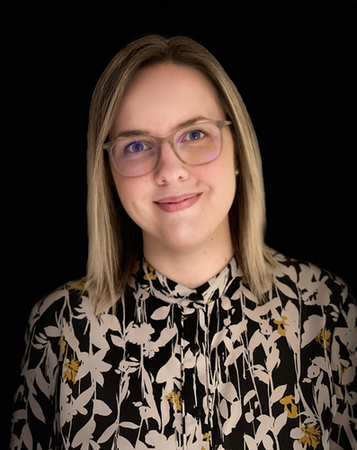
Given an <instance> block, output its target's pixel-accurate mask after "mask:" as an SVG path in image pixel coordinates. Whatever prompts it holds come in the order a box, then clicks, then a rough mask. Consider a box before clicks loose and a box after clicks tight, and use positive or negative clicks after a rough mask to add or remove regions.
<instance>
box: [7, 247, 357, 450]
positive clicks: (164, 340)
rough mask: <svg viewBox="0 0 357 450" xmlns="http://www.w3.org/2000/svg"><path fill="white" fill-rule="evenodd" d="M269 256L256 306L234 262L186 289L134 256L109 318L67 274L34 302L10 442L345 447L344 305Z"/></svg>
mask: <svg viewBox="0 0 357 450" xmlns="http://www.w3.org/2000/svg"><path fill="white" fill-rule="evenodd" d="M275 258H276V259H277V261H278V262H279V265H278V267H277V268H276V269H274V278H275V285H274V288H273V289H272V291H271V292H270V293H269V294H267V295H268V297H269V298H268V301H267V303H266V304H264V305H259V304H258V302H257V299H256V297H255V296H254V295H253V294H252V293H251V291H250V290H249V287H248V286H247V284H246V282H245V280H244V277H242V274H241V272H240V270H239V268H237V264H236V262H235V260H234V259H233V260H232V261H231V262H230V264H229V265H228V266H227V267H225V268H224V269H223V270H222V271H221V272H220V273H219V274H218V275H217V276H215V277H213V278H212V279H211V280H209V281H208V282H207V283H205V284H204V285H202V286H200V287H198V288H196V289H189V288H186V287H183V286H181V285H179V284H177V283H175V282H173V281H171V280H169V279H167V278H165V277H164V276H163V275H162V274H160V273H158V272H157V271H155V269H154V268H153V267H151V266H150V265H149V264H148V263H147V262H146V261H145V260H143V263H142V264H139V263H138V268H137V273H136V275H135V276H133V278H132V280H131V283H130V287H129V292H128V295H127V298H126V300H125V305H123V304H122V303H120V302H118V307H117V311H116V314H113V313H112V312H111V311H109V312H107V313H104V314H102V315H101V316H100V317H96V316H95V314H94V313H93V308H92V306H91V302H90V300H89V299H88V297H87V296H86V294H85V293H84V294H83V292H82V291H81V289H80V284H79V283H69V284H67V285H65V286H63V287H61V288H60V289H59V290H57V291H55V292H53V293H52V294H51V295H49V296H48V297H46V298H45V299H43V300H42V301H41V302H39V303H38V304H37V305H36V306H35V307H34V309H33V311H32V313H31V316H30V320H29V327H28V330H27V335H26V339H27V349H26V352H25V355H24V359H23V365H22V376H23V384H22V385H21V386H20V388H19V389H18V391H17V393H16V396H15V402H16V403H15V405H16V408H15V413H14V416H13V421H12V430H13V431H12V438H11V444H10V447H11V449H25V448H26V449H29V450H32V449H34V450H35V449H36V450H52V449H75V450H77V449H78V450H93V449H94V450H98V449H103V450H104V449H120V450H132V449H137V450H144V449H157V450H177V449H187V450H196V449H197V450H206V449H207V450H208V449H216V450H223V449H232V450H233V449H234V450H240V449H242V450H243V449H248V450H253V449H254V450H257V449H258V450H263V449H266V450H268V449H269V450H273V449H274V450H275V449H276V450H278V449H281V450H290V449H293V450H303V449H306V450H310V449H311V450H312V449H314V450H318V449H331V450H336V449H343V450H347V449H357V431H356V425H357V386H356V364H357V352H356V348H357V328H356V317H357V308H356V304H355V302H354V300H353V298H352V297H351V296H350V295H349V294H348V289H347V287H346V285H345V284H344V283H343V281H342V280H341V279H339V278H337V277H335V276H333V275H331V274H330V273H328V272H326V271H324V270H321V269H319V268H317V267H316V266H313V265H311V264H308V263H302V262H300V261H296V260H291V259H287V258H285V257H283V256H282V255H276V256H275ZM139 266H140V267H139Z"/></svg>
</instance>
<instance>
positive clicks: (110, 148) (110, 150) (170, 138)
mask: <svg viewBox="0 0 357 450" xmlns="http://www.w3.org/2000/svg"><path fill="white" fill-rule="evenodd" d="M201 124H212V125H215V126H216V127H217V128H218V129H219V132H220V138H221V148H220V149H219V153H218V155H217V156H216V157H215V158H214V159H211V160H210V161H207V162H204V163H197V164H191V163H187V162H186V161H184V160H183V159H182V158H181V156H180V155H179V154H178V152H177V150H176V147H175V143H174V137H175V136H176V134H177V133H178V132H180V131H184V130H186V129H187V130H192V127H194V126H195V125H198V126H199V125H201ZM228 125H232V122H231V121H230V120H205V121H201V122H195V123H193V124H192V125H188V126H184V127H182V128H177V129H176V130H174V131H173V132H172V133H170V134H169V135H168V136H166V137H163V138H160V137H157V136H151V135H149V134H140V135H138V136H137V137H145V138H151V139H153V140H155V142H156V144H157V149H158V151H157V160H156V163H155V165H154V167H153V168H152V169H151V170H149V172H145V173H143V174H140V175H124V174H123V173H121V172H120V170H119V169H118V168H117V166H116V164H115V162H114V157H113V147H114V145H115V144H116V143H117V142H119V141H121V140H124V139H128V137H119V138H117V139H114V140H113V141H110V142H106V143H105V144H104V145H103V150H107V151H108V153H109V157H110V159H111V161H112V163H113V166H114V167H115V169H116V170H117V172H119V173H120V175H122V176H123V177H127V178H137V177H142V176H144V175H147V174H149V173H151V172H152V171H153V170H155V169H156V167H157V165H158V164H159V161H160V157H161V146H162V144H163V143H164V142H168V143H169V144H170V146H171V148H172V150H173V152H174V153H175V155H176V156H177V157H178V159H179V160H180V161H182V162H183V163H184V164H188V165H190V166H202V165H203V164H208V163H210V162H212V161H214V160H215V159H217V158H218V157H219V155H220V154H221V153H222V146H223V139H222V128H223V127H225V126H228ZM133 136H135V135H133Z"/></svg>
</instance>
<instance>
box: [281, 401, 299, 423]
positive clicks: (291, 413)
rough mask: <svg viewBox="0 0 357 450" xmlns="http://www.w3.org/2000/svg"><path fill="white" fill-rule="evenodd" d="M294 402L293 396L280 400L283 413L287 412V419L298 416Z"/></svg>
mask: <svg viewBox="0 0 357 450" xmlns="http://www.w3.org/2000/svg"><path fill="white" fill-rule="evenodd" d="M294 402H295V397H294V396H293V395H287V396H286V397H283V398H282V399H281V400H280V403H281V404H282V405H284V411H287V412H288V418H289V419H295V418H296V417H297V415H298V409H297V406H296V405H295V403H294Z"/></svg>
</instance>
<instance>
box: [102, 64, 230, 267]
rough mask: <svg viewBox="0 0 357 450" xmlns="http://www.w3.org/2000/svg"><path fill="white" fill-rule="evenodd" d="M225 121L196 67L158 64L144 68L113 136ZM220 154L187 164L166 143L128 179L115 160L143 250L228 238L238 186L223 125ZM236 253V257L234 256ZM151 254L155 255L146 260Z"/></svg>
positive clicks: (122, 193)
mask: <svg viewBox="0 0 357 450" xmlns="http://www.w3.org/2000/svg"><path fill="white" fill-rule="evenodd" d="M198 117H199V118H201V119H200V120H201V121H202V120H225V119H226V117H225V114H224V112H223V109H222V108H221V106H220V104H219V102H218V100H217V98H216V95H215V92H214V90H213V88H212V87H211V85H210V84H209V82H208V81H207V80H206V79H205V78H204V77H203V76H202V75H201V74H200V73H198V72H197V71H195V70H194V69H191V68H189V67H184V66H178V65H175V64H172V63H170V64H161V65H157V66H153V67H148V68H144V69H142V70H141V71H139V72H138V73H137V74H136V76H135V77H134V79H133V80H132V82H131V84H130V86H129V87H128V89H127V91H126V93H125V95H124V98H123V100H122V102H121V104H120V107H119V109H118V111H117V114H116V117H115V121H114V125H113V127H112V130H111V132H110V136H109V137H110V140H114V139H115V138H116V137H117V136H118V134H119V133H122V132H123V131H129V130H131V131H134V132H135V131H137V130H141V131H140V132H141V133H143V134H149V135H151V136H156V137H166V136H168V135H169V134H170V133H172V131H173V130H175V129H177V127H178V126H179V124H182V123H185V122H187V121H189V120H190V119H194V118H198ZM222 137H223V148H222V153H221V154H220V156H219V157H218V158H217V159H216V160H214V161H212V162H209V163H207V164H203V165H196V166H193V165H188V164H186V163H183V162H182V161H180V160H179V158H178V157H177V156H176V155H175V153H174V152H173V150H172V148H171V146H170V144H169V143H168V142H164V143H163V144H162V147H161V157H160V161H159V163H158V165H157V167H156V168H155V169H154V170H153V171H152V172H150V173H148V174H146V175H143V176H140V177H136V178H128V177H124V176H123V175H121V174H120V173H118V171H117V170H116V169H115V167H113V166H111V170H112V174H113V177H114V181H115V184H116V188H117V191H118V194H119V198H120V200H121V202H122V204H123V206H124V208H125V210H126V212H127V213H128V215H129V216H130V217H131V218H132V220H133V221H134V222H135V223H136V224H137V225H138V226H139V227H140V228H141V229H142V232H143V242H144V254H145V256H146V257H147V258H148V259H149V254H152V252H161V253H162V252H165V251H176V252H177V251H190V250H193V251H195V250H198V249H200V248H202V250H203V251H204V248H205V246H207V245H211V244H212V243H213V242H214V243H215V245H217V243H220V242H222V244H223V241H224V242H226V241H227V239H229V242H230V231H229V221H228V212H229V210H230V208H231V205H232V202H233V198H234V195H235V189H236V177H235V164H234V150H233V140H232V136H231V132H230V129H229V127H228V126H225V127H224V128H223V129H222ZM230 256H231V255H230ZM149 260H150V259H149Z"/></svg>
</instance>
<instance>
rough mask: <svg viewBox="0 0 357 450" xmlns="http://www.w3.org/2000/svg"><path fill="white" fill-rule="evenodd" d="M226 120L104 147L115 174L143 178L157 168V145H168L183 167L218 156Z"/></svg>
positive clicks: (110, 143)
mask: <svg viewBox="0 0 357 450" xmlns="http://www.w3.org/2000/svg"><path fill="white" fill-rule="evenodd" d="M231 124H232V122H230V121H229V120H216V121H214V120H209V121H205V122H198V123H194V124H193V125H191V126H187V127H184V128H180V129H179V130H176V131H174V132H173V133H172V134H170V135H169V136H167V137H165V138H158V137H155V136H146V135H138V136H137V135H132V136H128V137H119V138H118V139H115V140H114V141H111V142H107V143H105V144H104V146H103V149H105V150H108V152H109V155H110V157H111V160H112V163H113V164H114V167H115V168H116V169H117V171H118V172H119V173H120V174H122V175H123V176H125V177H140V176H142V175H146V174H148V173H149V172H151V171H152V170H154V169H155V167H156V166H157V165H158V162H159V160H160V155H161V145H162V143H163V142H169V143H170V145H171V148H172V150H173V151H174V152H175V155H176V156H177V157H178V158H179V159H180V160H181V161H182V162H184V163H186V164H190V165H200V164H206V163H209V162H211V161H213V160H215V159H216V158H218V156H219V155H220V154H221V151H222V128H223V127H225V126H226V125H231Z"/></svg>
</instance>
